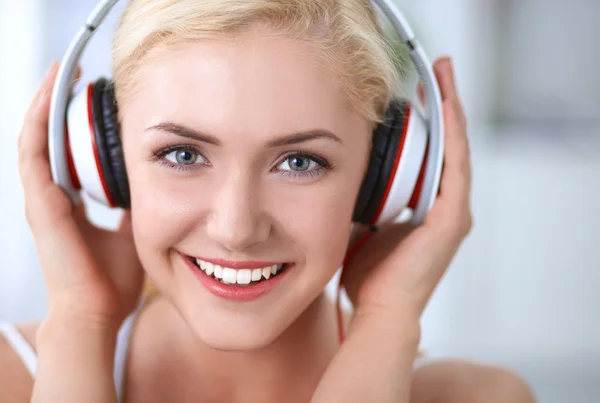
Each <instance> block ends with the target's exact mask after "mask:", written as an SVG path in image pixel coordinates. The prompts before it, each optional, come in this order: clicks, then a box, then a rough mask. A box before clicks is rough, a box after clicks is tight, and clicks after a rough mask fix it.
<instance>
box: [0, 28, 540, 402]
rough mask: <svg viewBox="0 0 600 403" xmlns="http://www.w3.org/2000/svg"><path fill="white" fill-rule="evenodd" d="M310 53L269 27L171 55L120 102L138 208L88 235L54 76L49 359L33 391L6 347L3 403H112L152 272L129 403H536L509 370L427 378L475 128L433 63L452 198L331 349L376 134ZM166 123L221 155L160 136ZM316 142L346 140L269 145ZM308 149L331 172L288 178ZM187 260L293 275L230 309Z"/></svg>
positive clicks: (40, 225)
mask: <svg viewBox="0 0 600 403" xmlns="http://www.w3.org/2000/svg"><path fill="white" fill-rule="evenodd" d="M267 33H268V32H267ZM307 46H309V45H307V44H306V43H300V42H296V41H293V40H289V39H285V38H282V37H280V36H278V35H265V31H264V30H263V29H255V30H250V31H249V32H247V33H244V34H242V35H241V36H240V37H239V38H237V40H236V41H202V42H193V43H185V44H181V45H177V46H174V47H172V48H169V49H161V50H160V52H157V54H156V56H157V57H156V58H154V59H153V60H152V61H151V62H148V63H147V64H146V65H145V66H144V67H143V68H142V70H141V71H140V76H139V77H138V80H139V83H140V85H139V86H138V93H137V94H136V96H133V97H131V98H130V99H128V101H126V102H125V103H123V104H121V105H120V110H121V116H122V132H123V142H124V150H125V155H126V164H127V169H128V176H129V179H130V185H131V194H132V209H131V212H130V213H127V214H126V215H125V216H124V219H123V222H122V224H121V227H120V228H119V230H118V231H117V232H106V231H102V230H99V229H97V228H94V227H93V226H92V225H91V224H90V223H89V222H88V221H87V220H86V218H85V212H84V209H83V206H73V205H72V204H71V203H70V201H69V200H68V199H67V198H66V196H65V195H64V194H63V193H62V191H61V190H60V189H59V188H58V187H57V186H56V185H55V184H53V183H52V180H51V177H50V171H49V166H48V157H47V146H46V144H47V121H48V109H49V100H50V99H49V98H50V92H51V88H52V85H53V82H54V77H55V73H56V71H55V70H56V69H55V68H54V69H52V70H51V71H50V73H49V75H48V77H47V78H46V79H45V81H44V83H43V84H42V86H41V88H40V90H39V92H38V94H37V95H36V97H35V99H34V101H33V102H32V105H31V107H30V109H29V111H28V113H27V117H26V119H25V123H24V126H23V130H22V133H21V136H20V140H19V149H20V174H21V178H22V183H23V188H24V192H25V199H26V214H27V218H28V222H29V224H30V226H31V228H32V231H33V234H34V237H35V242H36V246H37V251H38V255H39V259H40V263H41V266H42V269H43V273H44V277H45V279H46V283H47V291H48V298H49V300H48V303H49V314H48V316H47V318H46V319H44V321H43V322H42V323H41V324H39V325H32V326H24V327H21V330H22V332H23V334H24V335H25V336H26V337H27V338H28V339H29V341H30V342H31V343H32V345H34V348H35V349H36V352H37V354H38V357H39V362H38V372H37V376H36V380H35V382H34V381H33V380H32V379H31V378H30V377H29V375H27V373H26V372H25V369H24V367H23V366H22V364H21V363H20V362H19V360H18V358H17V357H16V355H15V354H14V352H12V350H10V349H9V348H8V346H7V345H6V343H5V342H4V340H0V363H1V364H0V384H2V385H8V388H6V387H3V389H2V390H1V392H0V402H4V401H7V402H8V401H10V402H26V401H32V402H45V403H48V402H50V403H53V402H61V403H65V402H66V403H69V402H81V401H86V402H92V403H95V402H98V403H100V402H102V403H108V402H111V403H112V402H115V401H116V398H115V387H114V385H113V381H112V373H113V363H112V357H113V355H114V348H115V335H116V332H117V330H118V328H119V326H120V324H121V323H122V321H123V319H124V318H125V317H126V315H127V314H128V313H129V312H131V310H132V309H133V308H134V307H135V306H136V304H137V301H138V300H139V294H140V290H141V286H142V280H143V276H144V273H145V274H147V275H148V276H149V277H150V278H152V280H153V281H154V282H155V284H156V285H157V288H158V289H159V291H160V295H159V296H157V297H155V298H154V299H153V300H152V301H151V302H150V303H149V304H148V305H147V306H146V307H145V308H144V309H143V310H142V312H141V314H140V316H139V317H138V319H137V322H136V327H135V331H134V333H133V336H132V342H131V350H130V352H129V357H128V365H127V370H126V373H127V382H126V389H125V390H126V396H125V401H126V402H150V403H153V402H166V401H177V402H198V401H202V402H281V401H286V402H308V401H311V402H365V401H377V402H402V403H405V402H406V403H408V402H412V403H419V402H423V403H425V402H440V403H441V402H466V403H468V402H483V401H485V402H492V403H493V402H517V403H518V402H523V403H529V402H532V401H533V398H532V397H531V393H530V392H529V390H528V388H527V386H526V385H525V383H524V382H523V381H521V380H520V379H519V378H518V377H517V376H515V375H513V374H511V373H510V372H508V371H506V370H503V369H500V368H493V367H485V366H480V365H476V364H472V363H466V362H460V361H445V362H438V363H431V364H429V365H427V366H425V367H423V368H421V369H419V370H417V371H416V372H415V371H413V361H414V358H415V356H416V354H417V349H418V344H419V340H420V328H419V317H420V316H421V314H422V312H423V309H424V307H425V305H426V303H427V301H428V299H429V298H430V296H431V293H432V292H433V290H434V289H435V287H436V286H437V284H438V282H439V280H440V278H441V276H442V275H443V273H444V271H445V270H446V269H447V267H448V265H449V263H450V261H451V260H452V258H453V256H454V254H455V253H456V251H457V249H458V247H459V245H460V244H461V242H462V240H463V239H464V237H465V236H466V235H467V234H468V232H469V230H470V228H471V213H470V205H469V194H470V183H471V170H470V162H469V149H468V142H467V136H466V123H465V118H464V114H463V112H462V108H461V105H460V101H459V99H458V95H457V92H456V88H455V83H454V79H453V72H452V68H451V63H450V61H449V59H447V58H442V59H440V60H438V61H437V62H436V63H435V71H436V74H437V77H438V81H439V83H440V86H441V89H442V96H443V100H444V118H445V125H446V151H445V170H444V174H443V178H442V187H441V192H440V196H439V197H438V199H437V201H436V203H435V205H434V207H433V209H432V211H431V212H430V214H429V215H428V217H427V220H426V222H425V224H424V225H423V226H422V227H419V228H417V229H415V230H411V231H407V230H406V228H405V227H398V226H389V227H386V228H384V229H383V230H382V231H381V232H380V233H378V234H377V235H376V237H375V238H374V239H372V241H371V242H369V243H368V244H367V245H366V247H365V248H364V249H363V250H362V252H361V253H360V254H359V255H358V256H357V258H356V259H355V260H354V261H353V262H352V264H351V265H350V266H349V267H347V268H346V283H345V285H346V287H347V289H348V292H349V296H350V297H351V299H352V301H353V303H354V305H355V311H354V315H353V318H352V320H351V322H350V324H349V325H348V329H347V333H346V340H345V342H344V343H343V344H342V345H341V346H340V345H339V344H338V343H337V338H336V336H337V335H336V328H335V316H334V309H333V306H332V304H331V302H330V301H328V300H327V299H326V298H325V297H324V295H323V288H324V287H325V284H326V283H327V281H328V280H329V279H330V278H331V276H332V275H333V274H334V272H335V271H336V269H337V267H338V266H339V263H340V262H341V260H342V259H343V256H344V253H345V250H346V248H347V245H348V241H349V238H350V221H351V214H352V209H353V200H355V198H356V195H357V193H358V189H359V186H360V182H361V180H362V173H363V172H364V167H365V166H366V163H367V159H368V144H369V141H370V130H371V129H370V124H369V123H368V122H367V121H366V120H365V119H364V118H362V117H361V115H360V114H359V113H357V112H356V111H354V110H353V109H352V108H350V107H349V104H348V102H347V100H346V98H345V96H344V94H343V92H341V91H340V90H339V85H338V84H339V83H338V81H337V79H336V77H335V76H333V75H330V74H328V73H327V72H326V71H324V70H323V69H320V68H318V67H317V65H316V64H315V61H314V60H313V59H311V57H307V54H308V52H307V51H309V50H310V49H308V48H307ZM150 83H152V84H151V85H150ZM290 94H293V96H290ZM164 122H170V123H176V124H178V125H181V126H185V127H186V128H190V129H192V130H194V131H196V132H202V133H203V134H209V135H210V136H213V137H214V139H216V140H218V143H219V144H218V145H215V144H207V143H206V142H204V141H198V140H192V139H189V138H187V139H183V138H181V136H177V135H176V134H173V133H171V132H170V130H164V127H165V126H163V129H160V130H159V129H156V128H154V129H149V128H151V127H153V126H156V125H157V124H160V123H164ZM316 129H319V130H325V131H327V132H329V133H332V134H334V135H335V136H336V137H337V138H338V140H339V141H338V140H331V139H327V138H323V137H321V138H316V139H310V140H307V141H302V142H295V143H294V144H286V145H278V146H273V145H272V144H270V143H272V142H273V141H275V140H278V139H281V138H282V136H284V137H286V136H289V135H290V133H298V132H305V131H308V130H316ZM288 138H289V137H288ZM288 143H289V142H288ZM181 144H186V145H191V146H194V147H195V148H194V149H195V150H198V151H197V152H198V155H201V156H202V157H199V158H198V159H197V161H195V162H194V164H193V168H191V169H189V170H185V171H183V170H181V169H178V168H174V167H173V165H172V161H171V160H170V159H169V158H170V157H168V156H167V157H164V158H163V157H161V158H163V159H162V160H160V161H158V159H156V158H152V157H153V155H154V153H155V152H156V150H157V149H162V148H164V147H166V146H170V147H173V146H179V145H181ZM298 151H301V152H303V153H306V154H310V155H316V156H317V157H320V158H322V159H325V160H327V162H329V163H330V164H331V166H332V168H331V169H317V170H316V171H315V172H314V173H311V175H309V176H298V175H296V176H290V175H289V173H286V172H290V171H289V170H290V166H289V164H287V163H286V161H287V160H286V158H287V156H288V155H289V154H290V153H296V152H298ZM165 158H166V161H167V162H166V163H165ZM311 158H312V157H311ZM169 164H170V165H169ZM313 165H314V164H312V165H311V166H313ZM315 169H316V168H315ZM317 171H318V172H317ZM311 172H312V171H311ZM316 195H318V196H316ZM332 228H335V231H332V230H331V229H332ZM377 238H379V239H377ZM383 240H385V242H383ZM375 244H377V245H378V246H377V247H375ZM182 254H183V255H190V256H197V257H200V256H206V257H211V258H227V259H230V260H251V259H254V260H269V261H272V260H276V261H281V262H293V264H294V266H293V267H292V268H291V269H290V273H289V274H288V275H287V277H286V278H285V280H284V281H282V282H281V284H279V286H278V288H276V289H274V290H273V291H272V292H271V293H269V294H267V295H265V296H264V297H261V298H260V299H258V300H256V301H252V302H244V303H240V302H235V303H234V302H231V301H223V300H221V299H219V298H217V297H215V296H214V295H212V294H210V293H209V292H208V291H207V290H206V289H204V288H203V286H202V285H200V284H199V283H198V281H197V280H195V279H194V277H193V275H191V274H190V273H191V272H190V270H189V268H187V267H186V266H185V265H184V264H183V263H182V260H181V259H182V258H181V255H182ZM374 256H375V257H374ZM82 357H85V359H82Z"/></svg>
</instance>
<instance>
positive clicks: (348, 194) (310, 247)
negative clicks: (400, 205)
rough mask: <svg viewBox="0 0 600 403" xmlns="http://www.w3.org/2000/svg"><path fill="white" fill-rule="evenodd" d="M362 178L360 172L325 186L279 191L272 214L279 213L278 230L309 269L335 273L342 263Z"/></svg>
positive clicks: (342, 177)
mask: <svg viewBox="0 0 600 403" xmlns="http://www.w3.org/2000/svg"><path fill="white" fill-rule="evenodd" d="M360 178H361V177H360V174H359V173H358V171H357V172H356V173H346V174H344V175H339V176H337V177H335V178H332V179H331V180H329V181H324V183H323V184H322V185H311V186H309V187H307V188H305V189H303V188H302V187H298V188H295V189H290V190H289V191H288V192H281V191H280V192H278V197H277V200H278V203H277V204H278V206H279V208H275V207H273V208H271V211H275V212H277V214H278V216H277V217H276V220H277V221H278V222H279V227H280V228H281V230H282V231H283V232H284V233H285V236H286V237H287V238H288V239H291V240H292V242H293V243H294V244H295V245H294V246H295V247H296V248H297V249H299V250H300V251H301V254H302V255H303V257H304V259H305V262H304V263H305V264H306V265H307V267H310V268H312V267H314V268H315V269H319V270H325V269H326V270H325V272H327V273H329V272H330V270H329V269H331V270H336V269H337V268H338V267H339V265H340V264H341V262H342V259H343V256H344V254H345V251H346V248H347V245H348V238H349V234H350V226H351V220H352V213H353V211H354V205H355V201H356V196H357V194H358V189H359V187H360V182H361V181H360ZM283 206H285V207H283ZM282 207H283V208H282ZM329 274H332V273H329ZM329 274H328V275H329Z"/></svg>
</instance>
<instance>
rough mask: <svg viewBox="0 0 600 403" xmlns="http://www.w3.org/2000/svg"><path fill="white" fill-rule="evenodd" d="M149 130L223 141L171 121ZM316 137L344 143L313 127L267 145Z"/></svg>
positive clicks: (296, 141) (206, 140)
mask: <svg viewBox="0 0 600 403" xmlns="http://www.w3.org/2000/svg"><path fill="white" fill-rule="evenodd" d="M150 130H159V131H163V132H168V133H172V134H175V135H177V136H181V137H185V138H189V139H192V140H197V141H201V142H203V143H208V144H212V145H215V146H222V145H223V143H222V142H221V141H220V140H219V139H218V138H216V137H215V136H211V135H209V134H206V133H202V132H200V131H198V130H194V129H191V128H189V127H186V126H184V125H181V124H178V123H173V122H163V123H159V124H156V125H154V126H150V127H149V128H147V129H146V131H150ZM318 139H327V140H332V141H335V142H336V143H339V144H344V142H343V141H342V139H341V138H339V137H338V136H336V135H335V134H333V133H332V132H330V131H328V130H325V129H314V130H308V131H299V132H294V133H290V134H285V135H283V136H280V137H278V138H276V139H274V140H271V141H269V142H268V143H267V147H272V148H274V147H282V146H289V145H293V144H299V143H304V142H306V141H312V140H318Z"/></svg>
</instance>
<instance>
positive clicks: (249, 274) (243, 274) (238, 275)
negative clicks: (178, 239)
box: [194, 259, 284, 286]
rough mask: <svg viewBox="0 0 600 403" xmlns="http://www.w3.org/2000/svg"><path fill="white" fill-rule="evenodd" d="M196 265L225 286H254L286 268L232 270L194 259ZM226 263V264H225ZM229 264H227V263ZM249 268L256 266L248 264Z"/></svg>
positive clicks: (268, 266)
mask: <svg viewBox="0 0 600 403" xmlns="http://www.w3.org/2000/svg"><path fill="white" fill-rule="evenodd" d="M194 263H195V264H196V266H197V267H199V268H200V269H201V270H202V271H203V272H204V273H205V274H206V275H208V276H210V277H212V278H213V279H216V280H217V281H219V282H221V283H223V284H231V285H233V284H236V285H243V286H248V285H253V284H258V283H260V282H262V281H265V280H268V279H269V278H272V277H275V276H277V275H278V274H279V273H281V271H282V270H283V268H284V264H272V265H267V266H263V267H256V268H248V267H246V268H241V267H239V268H235V269H234V268H231V267H225V266H224V265H220V264H215V263H211V262H208V261H205V260H202V259H194ZM223 263H225V262H223ZM225 264H227V263H225ZM242 264H243V263H242ZM230 265H231V266H240V264H231V263H230ZM247 266H255V265H254V264H251V263H248V264H247Z"/></svg>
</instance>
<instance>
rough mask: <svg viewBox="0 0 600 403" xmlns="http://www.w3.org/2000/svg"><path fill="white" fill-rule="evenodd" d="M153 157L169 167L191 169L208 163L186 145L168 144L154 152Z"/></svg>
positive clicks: (192, 148) (194, 149)
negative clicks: (168, 145)
mask: <svg viewBox="0 0 600 403" xmlns="http://www.w3.org/2000/svg"><path fill="white" fill-rule="evenodd" d="M154 159H155V160H156V161H158V162H160V163H162V164H165V165H166V166H168V167H170V168H177V169H192V168H199V166H201V165H210V164H209V162H208V160H207V159H206V158H205V157H204V156H203V155H202V154H201V153H200V152H199V151H197V150H196V148H195V147H192V146H187V145H178V146H170V147H167V148H164V149H162V150H160V151H158V152H156V153H155V154H154Z"/></svg>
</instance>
